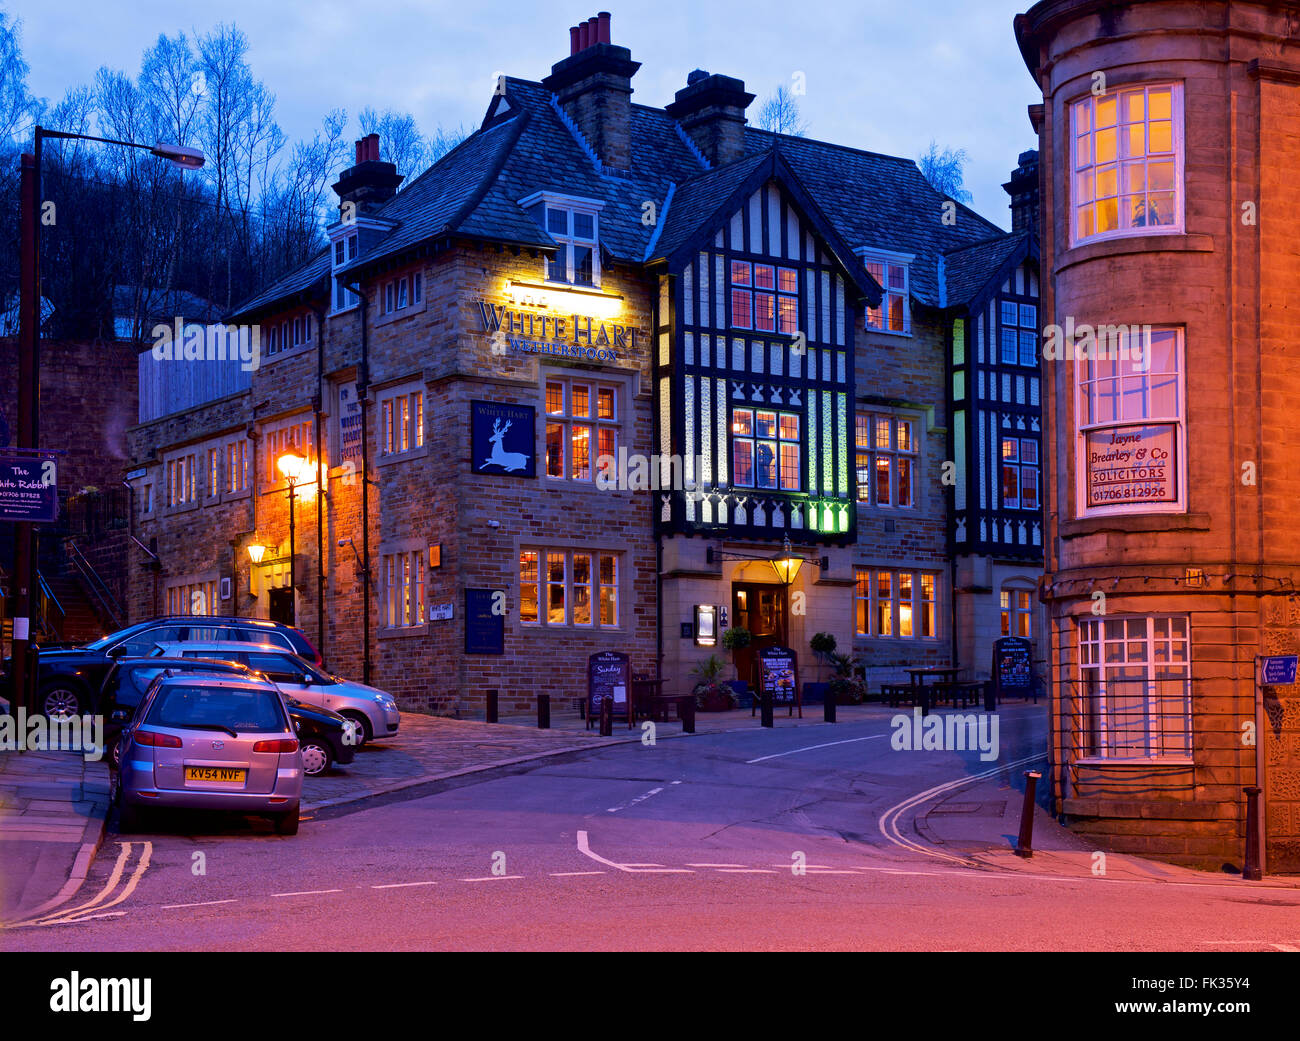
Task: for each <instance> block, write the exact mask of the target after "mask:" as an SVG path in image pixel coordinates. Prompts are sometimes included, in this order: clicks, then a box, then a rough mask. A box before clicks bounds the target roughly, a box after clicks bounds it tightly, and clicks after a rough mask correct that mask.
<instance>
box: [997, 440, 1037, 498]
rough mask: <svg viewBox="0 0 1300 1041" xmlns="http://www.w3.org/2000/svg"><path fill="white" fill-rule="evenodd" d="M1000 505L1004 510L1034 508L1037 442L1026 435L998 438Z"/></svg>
mask: <svg viewBox="0 0 1300 1041" xmlns="http://www.w3.org/2000/svg"><path fill="white" fill-rule="evenodd" d="M1002 505H1003V506H1004V507H1005V508H1006V509H1008V510H1037V509H1038V508H1039V507H1040V506H1041V505H1042V503H1041V502H1039V499H1038V442H1037V441H1035V440H1034V439H1033V438H1027V437H1004V438H1003V439H1002Z"/></svg>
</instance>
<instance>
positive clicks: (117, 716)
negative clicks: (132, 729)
mask: <svg viewBox="0 0 1300 1041" xmlns="http://www.w3.org/2000/svg"><path fill="white" fill-rule="evenodd" d="M108 718H109V721H110V722H112V723H125V722H126V721H127V720H128V719H130V718H131V713H129V712H128V711H127V710H126V709H124V708H118V709H114V710H113V714H112V715H111V716H109V717H108Z"/></svg>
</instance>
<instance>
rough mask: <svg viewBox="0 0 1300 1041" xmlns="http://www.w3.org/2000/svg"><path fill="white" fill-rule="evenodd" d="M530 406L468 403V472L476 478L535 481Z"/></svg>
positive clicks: (534, 440) (535, 471)
mask: <svg viewBox="0 0 1300 1041" xmlns="http://www.w3.org/2000/svg"><path fill="white" fill-rule="evenodd" d="M534 415H535V413H534V411H533V406H532V405H511V404H508V403H505V402H500V401H471V402H470V450H471V451H472V453H473V458H472V460H471V469H472V470H473V472H474V473H476V474H505V475H508V476H510V477H536V476H537V465H536V461H537V453H536V451H535V449H534V446H535V443H536V439H535V435H534V432H533V428H534Z"/></svg>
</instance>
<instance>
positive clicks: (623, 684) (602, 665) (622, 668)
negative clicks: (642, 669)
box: [587, 651, 632, 727]
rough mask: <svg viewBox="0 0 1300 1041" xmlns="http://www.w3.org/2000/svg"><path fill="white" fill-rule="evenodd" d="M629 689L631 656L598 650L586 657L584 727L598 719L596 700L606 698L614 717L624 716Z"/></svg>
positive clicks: (598, 704) (598, 707) (630, 683)
mask: <svg viewBox="0 0 1300 1041" xmlns="http://www.w3.org/2000/svg"><path fill="white" fill-rule="evenodd" d="M631 690H632V659H630V658H629V657H628V656H627V655H626V654H623V653H622V652H620V651H601V652H600V653H599V654H593V655H591V657H589V658H588V659H587V726H588V727H590V726H591V721H592V720H593V719H599V718H600V703H601V702H602V701H603V700H604V699H605V698H609V700H610V709H611V710H612V712H613V714H614V715H615V716H622V717H624V718H626V717H627V712H628V695H629V694H630V692H631Z"/></svg>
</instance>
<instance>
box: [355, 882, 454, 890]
mask: <svg viewBox="0 0 1300 1041" xmlns="http://www.w3.org/2000/svg"><path fill="white" fill-rule="evenodd" d="M437 884H438V883H437V882H388V883H386V884H384V885H382V886H371V887H370V888H371V889H406V888H407V887H408V886H436V885H437Z"/></svg>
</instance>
